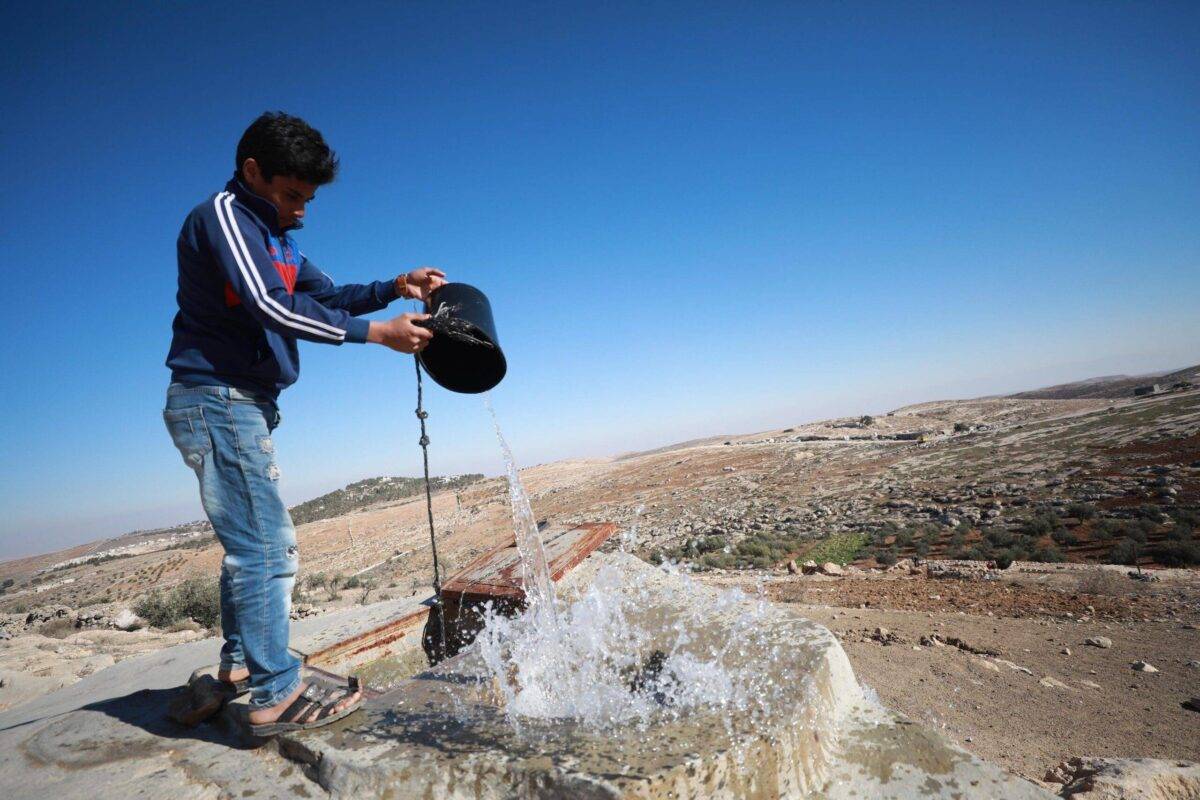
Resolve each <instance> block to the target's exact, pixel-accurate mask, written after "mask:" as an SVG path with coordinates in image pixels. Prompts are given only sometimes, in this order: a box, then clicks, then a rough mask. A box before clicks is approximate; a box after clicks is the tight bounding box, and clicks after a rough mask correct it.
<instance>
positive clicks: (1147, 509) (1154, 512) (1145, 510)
mask: <svg viewBox="0 0 1200 800" xmlns="http://www.w3.org/2000/svg"><path fill="white" fill-rule="evenodd" d="M1162 513H1163V510H1162V508H1161V507H1159V506H1156V505H1154V504H1153V503H1147V504H1146V505H1144V506H1141V507H1140V508H1138V510H1137V515H1138V516H1139V517H1141V518H1142V519H1144V520H1149V521H1150V522H1158V518H1159V517H1161V516H1162Z"/></svg>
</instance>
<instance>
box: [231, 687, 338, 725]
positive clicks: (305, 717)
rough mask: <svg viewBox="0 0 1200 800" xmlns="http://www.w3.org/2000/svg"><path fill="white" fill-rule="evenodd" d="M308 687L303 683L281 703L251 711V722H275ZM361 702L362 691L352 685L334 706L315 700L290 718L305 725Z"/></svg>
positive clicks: (335, 714) (259, 723)
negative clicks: (303, 710)
mask: <svg viewBox="0 0 1200 800" xmlns="http://www.w3.org/2000/svg"><path fill="white" fill-rule="evenodd" d="M307 688H308V684H306V683H301V684H300V685H299V686H297V687H296V688H295V690H293V691H292V693H291V694H289V695H288V696H287V697H285V698H284V699H283V700H282V701H281V702H280V703H278V704H276V705H273V706H271V707H270V708H260V709H255V710H254V711H251V712H250V724H251V725H267V724H269V723H273V722H275V721H276V720H278V719H279V718H280V716H282V715H283V713H284V712H285V711H287V710H288V709H289V708H291V706H292V704H293V703H295V702H296V699H297V698H298V697H300V695H302V694H303V693H304V691H305V690H306V689H307ZM361 702H362V691H361V690H359V689H358V687H357V686H356V685H355V686H352V690H350V691H348V693H347V694H346V696H345V697H342V698H340V699H339V700H338V701H337V702H336V703H334V704H333V706H332V707H330V706H328V705H324V704H321V703H319V702H313V703H311V704H310V705H311V706H312V707H311V708H310V709H308V710H306V711H305V712H304V713H303V714H301V715H300V716H298V717H296V718H294V719H291V720H289V722H292V723H296V724H298V725H304V724H306V723H310V722H316V721H317V718H318V717H323V718H330V717H337V716H339V715H341V714H342V712H344V711H346V710H347V709H349V708H351V707H357V706H358V705H359V704H360V703H361ZM322 712H324V713H322Z"/></svg>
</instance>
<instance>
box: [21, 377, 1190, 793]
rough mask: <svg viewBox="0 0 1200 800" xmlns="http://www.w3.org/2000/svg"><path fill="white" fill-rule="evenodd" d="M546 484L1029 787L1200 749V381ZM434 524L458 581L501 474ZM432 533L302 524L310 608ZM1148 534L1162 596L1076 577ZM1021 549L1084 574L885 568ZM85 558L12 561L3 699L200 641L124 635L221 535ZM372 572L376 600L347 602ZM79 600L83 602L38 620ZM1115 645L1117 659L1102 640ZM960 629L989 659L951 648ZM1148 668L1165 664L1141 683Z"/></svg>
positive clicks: (1022, 403) (505, 513) (546, 500)
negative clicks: (811, 570) (1191, 706)
mask: <svg viewBox="0 0 1200 800" xmlns="http://www.w3.org/2000/svg"><path fill="white" fill-rule="evenodd" d="M522 479H523V481H524V482H525V484H526V486H527V488H528V490H529V493H530V495H531V498H532V503H533V508H534V511H535V513H536V514H537V515H538V517H539V518H544V519H547V520H549V521H551V522H554V523H565V522H574V521H586V520H611V521H615V522H619V523H623V524H624V525H625V526H626V529H627V530H626V535H625V536H623V537H622V538H623V542H624V544H625V546H627V547H629V548H631V549H633V550H634V551H635V552H637V553H638V554H640V555H642V556H643V557H645V558H648V559H652V560H653V559H660V558H672V559H680V560H684V561H687V562H690V563H692V564H693V565H695V566H696V567H697V568H698V569H702V570H706V571H705V572H704V578H705V580H710V581H716V582H730V583H739V584H748V585H751V586H753V585H755V584H756V583H762V585H763V587H764V589H763V590H764V591H766V592H768V594H769V595H770V596H771V597H772V599H775V600H778V601H781V602H792V603H800V604H803V605H804V606H805V608H806V609H807V610H808V612H809V613H810V614H811V615H812V616H813V618H814V619H816V620H817V621H820V622H822V623H824V624H827V625H829V626H830V627H831V629H833V630H834V631H835V632H836V633H837V634H838V635H839V637H840V638H841V639H842V641H843V643H844V645H845V647H846V649H847V652H848V653H849V654H850V658H851V660H852V662H853V663H854V666H855V668H856V670H857V671H858V674H859V675H860V677H861V678H862V680H863V681H864V682H865V683H866V684H868V685H869V686H871V687H872V688H873V689H875V690H876V691H877V692H878V693H879V695H880V697H881V699H882V700H883V701H884V702H885V703H886V704H887V705H889V706H892V707H894V708H896V709H897V710H899V711H901V712H903V713H906V714H908V715H910V716H912V717H914V718H917V719H920V720H923V721H926V722H929V723H931V724H934V725H937V726H939V727H943V728H944V729H945V730H946V731H947V732H948V733H949V734H950V735H951V736H953V737H954V738H956V739H957V740H958V741H959V742H960V743H962V744H964V745H965V746H966V747H968V748H969V749H973V750H974V751H976V752H978V753H979V754H981V755H983V756H984V757H986V758H989V759H993V760H996V761H999V762H1001V763H1003V764H1005V765H1006V766H1009V767H1011V768H1013V769H1014V770H1016V771H1017V772H1019V773H1020V774H1023V775H1026V776H1029V777H1041V776H1042V773H1044V771H1045V770H1046V769H1047V768H1048V767H1050V766H1053V765H1054V764H1056V763H1057V762H1058V761H1059V760H1061V759H1062V758H1065V757H1068V756H1073V755H1084V754H1087V755H1098V754H1115V755H1144V756H1173V757H1183V758H1191V759H1200V752H1198V751H1197V747H1198V745H1197V743H1198V742H1200V726H1198V721H1200V713H1196V712H1193V711H1188V710H1186V709H1184V708H1182V707H1181V705H1180V704H1181V703H1182V702H1183V701H1184V700H1186V699H1187V698H1188V697H1195V696H1200V669H1197V668H1196V666H1195V661H1194V660H1195V659H1198V658H1200V638H1198V636H1197V631H1196V629H1195V625H1196V624H1197V622H1200V588H1198V586H1197V582H1196V575H1197V572H1196V571H1195V570H1190V571H1189V570H1164V569H1162V566H1163V565H1162V564H1161V563H1156V561H1155V558H1156V556H1155V555H1154V553H1155V552H1156V548H1158V547H1161V546H1162V545H1164V544H1166V543H1168V542H1171V541H1176V542H1178V541H1185V539H1186V541H1194V538H1187V537H1192V534H1191V533H1190V531H1191V526H1192V525H1193V522H1192V520H1193V517H1192V516H1189V515H1195V514H1196V512H1197V510H1198V509H1200V391H1195V390H1192V391H1182V392H1175V393H1171V394H1166V395H1163V396H1159V397H1152V398H1144V399H1143V398H1138V399H1134V398H1128V397H1126V398H1117V399H1106V398H1090V399H1068V400H1053V399H1037V398H1025V399H1012V398H1008V399H1005V398H992V399H984V400H972V401H946V402H940V403H927V404H922V405H918V406H911V407H908V408H904V409H898V410H897V411H895V412H893V413H891V414H887V415H881V416H876V417H863V416H855V417H848V418H844V419H838V420H828V421H824V422H820V423H813V424H807V425H797V426H795V427H793V428H786V429H781V430H776V431H768V432H764V433H759V434H753V435H745V436H727V437H715V438H712V439H707V440H701V441H696V442H689V443H684V444H680V445H677V446H674V447H669V448H663V449H660V450H656V451H651V452H647V453H639V454H630V455H626V456H622V457H618V458H613V459H592V460H577V461H565V462H558V463H555V464H547V465H540V466H537V467H533V468H530V469H526V470H524V471H523V472H522ZM1081 509H1082V510H1081ZM1088 509H1091V510H1088ZM434 511H435V516H436V519H437V523H438V529H439V536H440V540H441V542H442V544H441V553H442V556H443V568H444V569H446V570H447V571H452V570H453V569H455V568H457V567H461V566H463V565H465V564H466V563H468V562H469V561H470V560H471V559H472V558H474V557H475V556H476V555H478V554H480V553H482V552H485V551H487V550H490V549H491V548H493V547H495V546H497V545H498V544H500V543H502V542H503V540H504V539H505V538H506V537H510V536H511V533H510V531H511V528H510V522H509V509H508V502H507V497H506V492H505V486H504V483H503V481H502V480H500V479H490V480H485V481H481V482H479V483H476V484H473V485H471V486H468V487H465V488H462V489H459V490H458V491H443V492H439V493H437V494H436V495H435V498H434ZM1085 512H1086V513H1085ZM1034 518H1036V519H1038V520H1041V521H1040V522H1038V523H1037V525H1039V526H1041V527H1038V528H1036V529H1034V528H1032V527H1031V522H1030V521H1031V520H1032V519H1034ZM423 526H424V507H423V503H422V502H421V501H420V500H419V499H412V500H407V501H400V502H389V503H382V504H378V505H375V506H372V507H369V508H366V509H363V510H361V511H356V512H353V513H350V514H345V515H343V516H340V517H336V518H332V519H326V520H321V521H317V522H312V523H309V524H306V525H301V526H299V527H298V538H299V542H300V548H301V560H302V567H301V576H300V582H299V584H300V587H301V588H300V590H299V592H298V596H297V602H298V603H301V604H303V605H304V606H306V607H311V609H312V613H321V612H323V611H325V610H328V609H330V608H336V607H341V606H346V605H351V604H355V603H359V602H364V601H375V600H379V599H386V598H388V597H396V596H406V595H408V594H411V593H412V592H413V591H416V587H418V586H422V585H425V584H427V583H428V581H429V575H430V571H431V562H430V559H429V552H428V543H427V535H428V533H427V530H425V529H424V527H423ZM1114 531H1115V533H1114ZM1185 534H1186V536H1185ZM1129 537H1135V538H1136V539H1137V542H1136V543H1137V545H1138V546H1137V549H1136V551H1135V554H1136V557H1137V560H1138V561H1139V562H1140V563H1141V564H1142V566H1143V567H1144V568H1145V569H1146V570H1147V571H1149V572H1152V573H1153V574H1154V575H1155V576H1156V577H1158V578H1159V580H1158V581H1156V582H1151V583H1147V582H1138V581H1133V580H1131V579H1129V578H1127V577H1126V576H1125V573H1126V572H1127V571H1128V570H1127V569H1108V570H1106V569H1103V568H1096V567H1078V566H1072V565H1079V564H1085V563H1095V562H1098V561H1106V560H1109V559H1110V558H1112V556H1113V552H1114V548H1116V547H1117V546H1118V545H1119V544H1121V542H1123V541H1124V540H1125V538H1129ZM998 543H1003V544H998ZM1022 543H1024V544H1022ZM613 546H616V543H615V542H614V543H613ZM1000 547H1006V548H1012V547H1018V548H1019V547H1026V549H1027V550H1033V549H1037V550H1039V551H1046V552H1057V554H1058V556H1059V557H1061V558H1063V559H1065V561H1066V564H1067V565H1066V566H1065V567H1062V568H1060V567H1058V566H1054V565H1050V566H1037V565H1033V564H1029V563H1026V562H1020V563H1019V564H1018V565H1017V566H1016V567H1012V568H1009V569H1008V570H1005V571H1004V572H1003V573H1002V574H998V573H994V574H993V575H992V577H994V578H996V577H997V575H999V577H998V578H997V579H996V580H982V579H972V580H959V579H932V578H928V577H924V576H923V575H924V571H923V570H918V572H920V573H921V574H920V575H908V574H907V572H905V571H900V572H880V571H874V570H873V569H872V568H873V567H876V566H878V565H879V564H880V563H882V562H881V561H879V560H877V558H885V557H887V556H889V555H890V556H891V557H901V558H903V557H905V556H913V555H917V556H922V557H926V558H937V557H943V556H964V555H965V556H968V557H970V556H971V555H972V554H978V553H979V552H982V551H983V548H991V549H990V550H987V553H986V557H989V558H991V557H994V556H995V555H996V554H998V553H999V552H1000V550H999V548H1000ZM81 553H86V548H83V549H81V548H76V549H74V550H72V551H70V552H64V553H59V554H53V555H51V556H43V557H38V558H36V559H26V560H24V561H21V562H9V563H6V564H0V582H3V581H5V580H11V581H12V584H11V585H10V586H8V587H7V588H6V592H5V594H4V595H3V596H2V597H0V681H3V684H2V685H0V708H4V707H7V706H12V705H15V704H17V703H20V702H23V701H24V700H25V699H27V698H28V697H29V696H31V693H32V694H36V693H38V692H40V691H46V690H49V689H52V688H54V687H55V686H56V685H61V684H63V683H69V682H71V681H74V680H78V679H79V678H80V677H81V676H83V675H86V674H88V673H89V672H91V671H94V670H96V669H99V668H102V667H103V666H104V665H106V664H107V663H110V662H115V661H119V660H121V659H122V658H125V657H127V656H128V655H130V654H133V653H135V652H142V651H143V650H144V649H154V648H157V647H163V646H167V645H169V644H172V643H175V642H176V641H183V640H185V639H186V638H188V637H192V636H195V635H197V634H196V633H195V632H193V631H188V630H183V631H177V632H175V633H165V632H161V631H136V632H124V631H116V630H111V627H110V622H111V620H112V619H114V618H115V617H116V615H117V614H118V612H119V611H120V610H122V609H124V608H127V607H129V606H130V605H131V604H133V603H134V602H135V601H136V600H137V598H138V597H140V596H142V595H143V594H145V593H146V592H147V591H148V590H150V589H151V588H167V589H169V588H170V587H172V586H174V585H176V584H178V583H180V582H181V581H183V580H185V579H187V578H189V577H194V576H204V577H206V579H207V578H210V577H211V576H215V574H216V572H217V569H218V565H219V560H220V551H219V548H218V547H217V546H216V545H215V543H211V542H207V543H206V542H204V541H198V542H196V543H194V544H193V546H187V547H169V548H166V549H160V550H150V551H148V552H136V553H131V554H129V555H127V556H123V557H120V558H113V559H110V560H106V561H103V562H100V563H95V562H93V563H87V564H81V565H74V566H70V565H68V566H65V567H63V566H58V567H57V568H56V565H61V563H62V562H64V561H66V560H67V559H69V558H75V557H78V556H80V554H81ZM810 555H816V556H823V557H827V558H830V559H831V560H849V561H852V562H853V563H854V564H856V565H857V567H858V568H859V569H858V571H856V572H852V573H851V574H850V575H849V576H847V577H842V578H826V577H822V576H801V575H794V576H793V575H789V574H788V573H787V572H786V570H784V569H783V566H784V565H786V564H787V562H788V561H789V560H790V559H796V560H797V561H802V560H804V558H806V557H808V556H810ZM1023 555H1029V553H1023ZM822 560H824V558H822ZM887 560H890V558H889V559H887ZM750 565H754V567H755V568H754V569H749V570H747V569H742V568H741V567H746V566H750ZM977 566H980V567H982V563H981V562H980V563H978V564H977ZM1022 570H1024V571H1022ZM982 574H983V573H982V571H980V572H979V576H982ZM333 576H336V577H337V578H338V580H335V581H330V580H329V578H331V577H333ZM352 577H353V578H355V579H356V580H354V581H351V582H352V583H359V584H360V585H358V586H353V587H351V588H345V587H346V583H347V581H348V580H349V579H350V578H352ZM55 604H61V605H62V606H63V607H66V608H67V611H66V612H64V614H63V615H61V616H54V617H53V618H51V617H49V616H46V615H45V614H42V615H41V616H38V610H39V609H45V608H47V607H53V606H54V605H55ZM3 612H7V613H3ZM31 614H32V617H31ZM77 619H79V620H80V623H79V624H80V625H81V627H80V628H78V629H77V628H75V627H74V622H75V620H77ZM877 628H884V629H886V632H885V633H879V634H877V633H876V629H877ZM935 634H937V636H936V637H935V636H934V635H935ZM1096 635H1102V636H1107V637H1109V638H1110V639H1112V642H1113V644H1112V647H1110V648H1107V649H1101V648H1096V647H1091V646H1088V645H1085V644H1083V642H1084V640H1085V639H1086V638H1088V637H1089V636H1096ZM5 637H10V638H9V639H8V641H3V639H5ZM922 637H925V638H926V643H925V644H922ZM955 637H957V638H958V639H960V640H961V642H959V644H960V645H961V644H962V643H964V642H965V644H966V647H967V649H964V648H963V647H962V646H957V645H955V644H948V645H947V644H939V643H938V641H936V639H940V640H941V641H943V642H946V641H949V640H950V639H952V638H955ZM972 649H974V650H976V651H978V652H971V650H972ZM1063 650H1070V654H1069V655H1068V654H1066V653H1064V652H1062V651H1063ZM989 653H992V655H989ZM1137 660H1143V661H1146V662H1148V663H1150V664H1152V665H1154V666H1155V667H1156V668H1157V669H1158V670H1159V671H1158V672H1154V673H1142V672H1136V671H1134V670H1133V669H1131V666H1130V665H1131V664H1132V663H1133V662H1135V661H1137ZM31 677H32V678H35V679H36V680H31V679H30V678H31Z"/></svg>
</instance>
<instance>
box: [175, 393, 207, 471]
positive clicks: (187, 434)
mask: <svg viewBox="0 0 1200 800" xmlns="http://www.w3.org/2000/svg"><path fill="white" fill-rule="evenodd" d="M163 421H164V422H165V423H166V424H167V431H168V432H169V433H170V434H171V441H173V442H174V443H175V447H176V448H177V449H178V450H179V454H180V455H182V456H183V463H185V464H187V465H188V466H189V467H191V468H192V469H194V470H196V471H197V472H199V471H200V469H201V468H202V467H203V466H204V457H205V456H206V455H208V454H209V453H210V452H211V451H212V448H213V445H212V438H211V437H210V436H209V434H208V425H206V424H205V422H204V410H203V409H201V408H200V407H199V406H192V407H190V408H169V409H167V410H166V411H164V412H163Z"/></svg>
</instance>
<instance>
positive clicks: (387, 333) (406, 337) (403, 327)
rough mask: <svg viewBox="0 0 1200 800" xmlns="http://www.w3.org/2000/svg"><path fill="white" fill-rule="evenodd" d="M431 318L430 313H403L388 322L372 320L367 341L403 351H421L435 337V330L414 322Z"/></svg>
mask: <svg viewBox="0 0 1200 800" xmlns="http://www.w3.org/2000/svg"><path fill="white" fill-rule="evenodd" d="M422 319H429V315H428V314H401V315H400V316H398V317H396V318H395V319H389V320H388V321H387V322H376V321H372V322H371V327H370V328H369V329H368V330H367V341H368V342H374V343H375V344H381V345H383V346H384V347H390V348H391V349H393V350H398V351H400V352H401V353H419V352H421V351H422V350H424V349H425V346H426V345H427V344H429V340H430V339H432V338H433V332H432V331H430V330H426V329H425V328H422V327H420V326H418V325H414V324H413V323H414V322H416V321H417V320H422Z"/></svg>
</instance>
